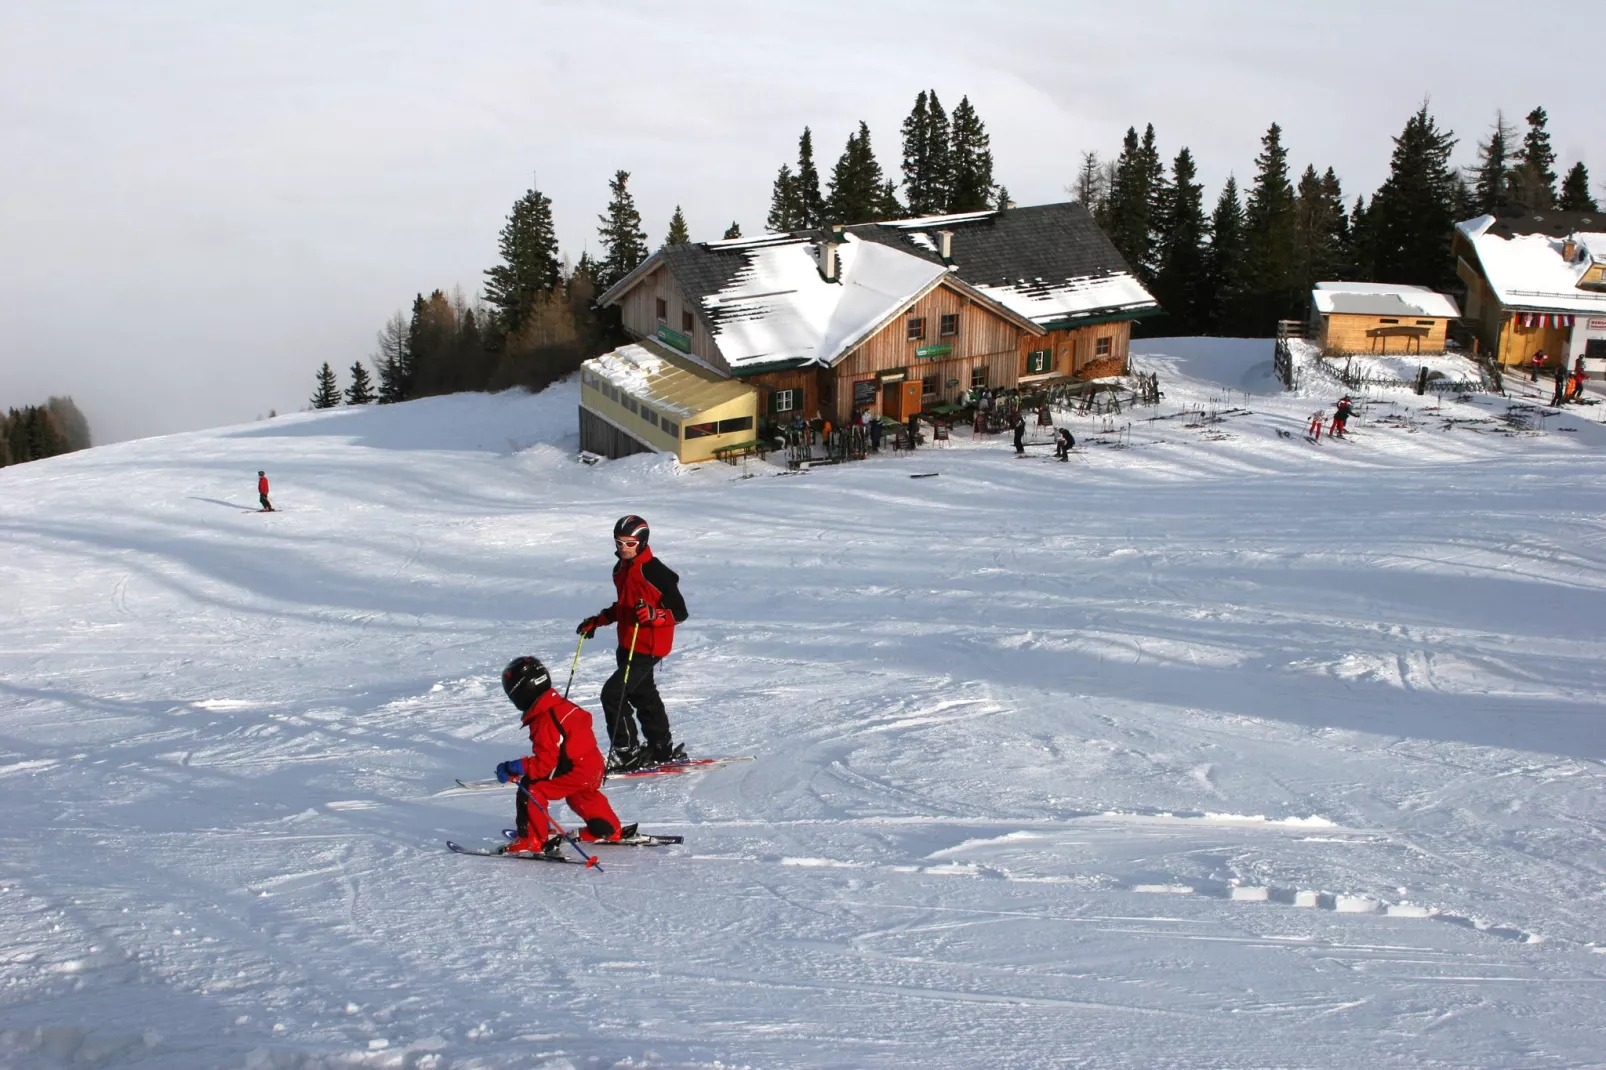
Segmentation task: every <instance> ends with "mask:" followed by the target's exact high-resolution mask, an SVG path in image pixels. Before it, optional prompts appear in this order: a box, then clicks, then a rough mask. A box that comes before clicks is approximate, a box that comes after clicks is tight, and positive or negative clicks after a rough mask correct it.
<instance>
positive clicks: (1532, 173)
mask: <svg viewBox="0 0 1606 1070" xmlns="http://www.w3.org/2000/svg"><path fill="white" fill-rule="evenodd" d="M1548 122H1549V116H1547V115H1546V114H1545V109H1544V108H1535V109H1534V110H1533V111H1531V112H1529V113H1528V132H1527V133H1526V134H1524V135H1523V137H1522V148H1521V149H1519V150H1517V160H1516V165H1515V166H1514V167H1512V169H1511V171H1510V172H1509V174H1508V176H1507V179H1508V181H1507V194H1506V195H1507V197H1508V198H1509V199H1510V201H1511V203H1512V204H1513V205H1514V206H1515V207H1517V208H1521V209H1524V210H1526V211H1529V212H1543V211H1546V210H1547V209H1550V208H1554V207H1556V169H1555V167H1556V152H1555V150H1554V149H1552V148H1551V147H1550V132H1549V131H1548V130H1546V129H1545V125H1546V123H1548Z"/></svg>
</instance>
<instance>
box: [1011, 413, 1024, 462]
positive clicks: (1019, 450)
mask: <svg viewBox="0 0 1606 1070" xmlns="http://www.w3.org/2000/svg"><path fill="white" fill-rule="evenodd" d="M1010 426H1012V427H1014V429H1015V456H1017V457H1024V456H1026V420H1025V418H1024V417H1023V416H1021V414H1020V413H1018V412H1017V413H1015V416H1014V419H1013V420H1011V422H1010Z"/></svg>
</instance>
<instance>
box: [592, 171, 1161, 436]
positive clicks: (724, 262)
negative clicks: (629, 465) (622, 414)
mask: <svg viewBox="0 0 1606 1070" xmlns="http://www.w3.org/2000/svg"><path fill="white" fill-rule="evenodd" d="M598 301H599V303H600V304H602V305H604V306H610V305H611V306H617V307H618V308H619V310H620V316H621V320H622V322H623V325H624V328H625V330H626V331H627V332H628V333H629V334H630V335H631V336H632V337H633V338H634V339H636V340H637V344H638V345H641V346H651V347H653V350H654V351H655V352H657V353H659V354H661V355H663V356H664V357H665V359H667V360H671V361H674V362H676V363H678V364H679V365H681V366H683V367H685V368H686V369H694V370H695V371H696V372H697V373H698V374H701V375H705V376H711V377H714V378H718V379H725V380H729V381H732V382H735V383H740V384H743V385H744V386H745V387H746V388H748V389H749V390H751V391H752V392H753V394H754V396H755V405H756V407H757V411H758V413H759V414H761V415H762V416H763V417H766V418H768V419H770V420H772V421H789V420H791V419H793V418H794V417H796V416H802V417H804V418H813V417H815V416H817V415H818V416H822V417H825V418H827V419H830V420H831V421H832V422H834V423H837V424H841V423H842V422H844V421H846V420H847V419H848V418H849V417H851V415H852V414H853V413H854V412H856V411H857V410H859V409H866V408H867V409H870V410H871V411H872V412H873V413H874V414H876V415H881V416H888V417H892V418H894V419H898V420H905V419H907V418H908V417H909V416H910V415H911V414H914V413H918V412H921V411H924V410H925V409H927V408H929V407H931V406H933V405H937V404H942V403H947V402H951V401H954V400H956V399H957V398H958V396H959V395H960V394H961V393H962V392H965V391H969V390H972V389H977V388H1010V387H1018V386H1022V385H1030V384H1033V383H1042V382H1048V381H1052V380H1057V379H1070V378H1092V377H1096V376H1103V375H1118V374H1122V373H1123V372H1124V371H1125V370H1126V362H1127V350H1128V342H1129V339H1130V337H1131V321H1132V320H1133V319H1135V318H1137V317H1139V316H1143V315H1148V314H1151V313H1153V312H1156V311H1158V306H1157V305H1156V303H1155V301H1154V298H1153V297H1152V296H1150V295H1149V294H1148V293H1147V292H1146V291H1145V290H1144V289H1143V287H1142V286H1141V285H1140V284H1139V283H1138V281H1137V279H1136V278H1135V277H1134V276H1133V275H1132V273H1131V271H1130V270H1129V269H1128V268H1127V265H1126V264H1125V262H1124V261H1122V259H1121V256H1120V254H1119V253H1118V252H1117V251H1116V249H1115V247H1114V245H1112V244H1111V243H1110V241H1109V239H1108V238H1106V237H1105V236H1104V234H1103V233H1102V232H1101V231H1100V230H1099V229H1098V226H1097V225H1096V224H1095V223H1094V222H1093V219H1092V217H1091V216H1090V215H1089V214H1088V213H1087V211H1086V210H1085V209H1083V208H1082V206H1081V205H1079V204H1069V203H1068V204H1050V205H1039V206H1035V207H1028V208H1010V209H1005V210H998V211H989V212H974V213H968V214H965V215H951V216H931V217H925V218H921V219H909V220H899V221H895V222H886V223H871V224H863V225H859V226H851V227H835V228H832V229H831V230H829V231H810V232H799V233H795V234H770V235H764V236H761V237H757V238H752V239H733V240H730V241H719V242H703V243H688V244H685V245H672V246H666V247H664V248H662V249H660V250H659V251H658V252H656V253H654V254H653V255H652V256H651V257H649V258H648V259H647V260H646V261H645V262H643V263H642V264H641V265H640V266H639V267H638V268H636V270H635V271H633V272H631V273H630V274H629V275H628V276H626V277H625V278H624V279H621V280H620V281H619V282H618V283H617V284H615V285H614V286H613V287H611V288H610V289H608V290H607V291H606V292H605V293H603V294H602V295H601V296H600V297H599V299H598ZM626 348H628V347H626ZM618 352H620V351H615V354H609V355H608V357H613V356H615V355H616V354H617V353H618ZM608 357H604V358H598V360H599V361H601V360H607V359H608ZM591 363H592V362H588V365H587V367H588V369H589V368H590V367H591ZM586 396H587V395H586V394H585V393H584V392H582V410H584V409H585V408H586V403H585V401H584V399H585V398H586ZM585 419H586V417H585V416H584V415H582V420H585ZM660 427H661V425H660ZM749 437H751V436H749ZM685 445H686V441H685V439H684V438H682V440H681V443H680V447H681V448H680V449H678V450H676V452H677V453H679V454H680V455H681V456H682V459H687V460H689V459H691V458H690V457H688V456H687V455H686V451H685ZM650 446H651V448H654V449H665V448H667V443H660V442H654V443H650ZM586 448H591V447H589V446H588V447H586ZM599 452H603V451H600V450H599ZM610 455H617V454H614V453H611V452H610Z"/></svg>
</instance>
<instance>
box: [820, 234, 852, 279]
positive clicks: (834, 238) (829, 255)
mask: <svg viewBox="0 0 1606 1070" xmlns="http://www.w3.org/2000/svg"><path fill="white" fill-rule="evenodd" d="M847 240H848V239H847V237H846V236H845V235H843V233H842V224H840V223H837V224H834V225H833V226H832V227H831V233H829V234H827V235H826V236H825V237H823V238H821V239H820V244H819V247H818V252H819V259H820V278H822V279H824V280H825V281H826V282H835V281H837V263H836V247H837V246H838V245H840V244H841V243H842V242H845V241H847Z"/></svg>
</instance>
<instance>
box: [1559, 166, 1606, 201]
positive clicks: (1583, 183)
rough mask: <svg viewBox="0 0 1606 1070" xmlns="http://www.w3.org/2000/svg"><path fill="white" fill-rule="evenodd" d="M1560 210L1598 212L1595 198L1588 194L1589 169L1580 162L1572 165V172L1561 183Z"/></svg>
mask: <svg viewBox="0 0 1606 1070" xmlns="http://www.w3.org/2000/svg"><path fill="white" fill-rule="evenodd" d="M1560 207H1561V210H1562V211H1563V212H1598V211H1600V209H1599V208H1598V207H1596V205H1595V198H1594V197H1593V196H1591V195H1590V192H1589V168H1587V167H1585V166H1584V163H1583V161H1582V160H1580V161H1579V162H1578V163H1575V164H1573V166H1572V170H1570V171H1568V172H1567V177H1566V178H1565V179H1563V180H1562V183H1561V205H1560Z"/></svg>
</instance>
